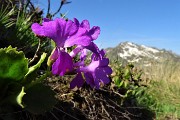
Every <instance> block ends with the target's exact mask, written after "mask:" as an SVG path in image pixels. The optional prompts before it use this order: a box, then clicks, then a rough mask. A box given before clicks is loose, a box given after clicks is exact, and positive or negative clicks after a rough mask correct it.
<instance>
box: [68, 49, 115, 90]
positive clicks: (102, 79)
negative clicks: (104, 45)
mask: <svg viewBox="0 0 180 120" xmlns="http://www.w3.org/2000/svg"><path fill="white" fill-rule="evenodd" d="M104 54H105V53H104V51H103V50H101V51H100V56H101V57H100V56H96V54H93V55H92V61H91V63H90V64H89V65H87V66H79V69H77V72H78V73H80V72H83V73H84V76H85V78H86V83H87V84H89V85H90V86H91V87H92V88H96V89H99V87H100V84H101V83H102V84H108V83H109V82H110V79H109V78H108V75H110V74H111V73H112V69H111V68H110V67H109V66H108V64H109V59H107V58H104ZM80 75H81V74H78V75H77V76H78V77H76V78H74V79H73V80H72V83H71V85H70V87H71V88H74V87H75V86H77V87H81V86H79V84H80V85H82V83H80V82H82V81H84V80H83V77H79V76H80ZM77 78H78V80H77ZM75 81H78V82H75Z"/></svg>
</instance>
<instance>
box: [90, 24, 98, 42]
mask: <svg viewBox="0 0 180 120" xmlns="http://www.w3.org/2000/svg"><path fill="white" fill-rule="evenodd" d="M99 34H100V27H98V26H94V27H93V28H91V30H90V31H89V35H91V37H92V39H93V40H96V39H97V38H98V36H99Z"/></svg>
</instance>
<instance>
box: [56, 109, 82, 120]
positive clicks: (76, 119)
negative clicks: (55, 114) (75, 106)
mask: <svg viewBox="0 0 180 120" xmlns="http://www.w3.org/2000/svg"><path fill="white" fill-rule="evenodd" d="M54 108H55V109H57V110H59V111H61V112H62V113H64V114H66V115H68V116H69V117H71V118H73V119H75V120H79V119H78V118H76V117H74V116H72V115H70V114H68V113H66V112H64V111H63V110H61V109H59V108H57V107H54Z"/></svg>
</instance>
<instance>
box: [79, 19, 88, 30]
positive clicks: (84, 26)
mask: <svg viewBox="0 0 180 120" xmlns="http://www.w3.org/2000/svg"><path fill="white" fill-rule="evenodd" d="M80 27H83V28H85V29H87V30H89V29H90V25H89V21H88V20H83V21H82V23H81V25H80Z"/></svg>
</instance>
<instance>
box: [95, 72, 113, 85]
mask: <svg viewBox="0 0 180 120" xmlns="http://www.w3.org/2000/svg"><path fill="white" fill-rule="evenodd" d="M95 76H96V78H97V79H99V80H101V81H102V82H103V83H104V84H107V83H109V82H110V79H109V78H108V77H107V75H106V73H105V71H103V69H96V71H95Z"/></svg>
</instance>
